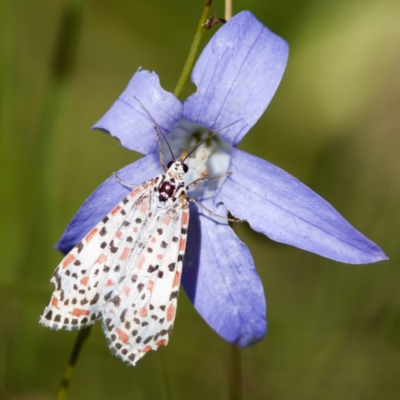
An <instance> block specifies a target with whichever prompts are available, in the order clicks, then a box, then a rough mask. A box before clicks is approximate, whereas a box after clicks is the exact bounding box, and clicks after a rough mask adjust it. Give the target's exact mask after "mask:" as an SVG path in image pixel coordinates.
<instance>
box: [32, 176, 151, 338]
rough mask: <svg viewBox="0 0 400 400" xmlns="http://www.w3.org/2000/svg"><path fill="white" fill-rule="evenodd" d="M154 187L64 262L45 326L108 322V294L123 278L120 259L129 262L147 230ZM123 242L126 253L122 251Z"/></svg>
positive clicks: (125, 204) (132, 197) (133, 197)
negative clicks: (104, 318)
mask: <svg viewBox="0 0 400 400" xmlns="http://www.w3.org/2000/svg"><path fill="white" fill-rule="evenodd" d="M152 182H153V180H150V181H147V182H145V183H144V184H142V185H140V186H138V187H137V188H135V189H134V190H132V191H131V192H130V194H129V195H128V196H126V197H125V198H124V199H123V200H122V201H121V202H120V203H119V204H118V205H117V206H116V207H114V209H113V210H112V211H111V212H110V213H109V214H108V215H107V216H106V217H105V218H103V219H102V221H100V222H99V223H98V224H97V225H96V226H95V227H94V228H93V229H92V230H91V231H90V232H89V233H88V234H87V235H86V236H85V237H84V238H83V239H82V240H81V241H80V242H79V243H78V244H77V245H76V246H75V247H74V248H73V249H72V250H71V251H70V252H69V253H68V254H67V255H66V256H65V257H64V259H63V260H62V261H61V263H60V264H59V265H58V266H57V268H56V269H55V271H54V273H53V276H52V278H51V281H50V282H51V284H52V285H53V286H54V292H53V294H52V296H51V298H50V301H49V303H48V305H47V306H46V308H45V309H44V311H43V313H42V315H41V317H40V320H39V322H40V324H42V325H43V326H47V327H50V328H53V329H61V328H65V329H68V330H71V329H82V328H84V327H86V326H89V325H92V324H93V323H94V322H95V321H96V320H97V319H100V318H101V317H102V313H103V303H104V301H106V299H104V293H105V292H106V293H108V292H110V291H111V290H112V288H113V286H115V283H114V282H118V279H119V278H118V276H120V275H121V271H118V268H117V265H116V264H117V263H118V259H120V258H124V257H126V253H127V252H128V251H129V249H130V248H132V246H133V244H135V243H136V242H137V241H138V237H139V236H140V232H141V224H138V223H137V222H135V221H143V220H145V219H146V218H147V214H146V212H147V208H146V212H143V210H144V207H143V204H145V202H146V198H147V197H148V192H149V190H148V187H149V186H151V184H152ZM122 241H124V242H126V244H127V245H126V246H125V247H123V246H120V243H121V242H122ZM131 244H132V245H131ZM125 248H127V249H128V250H125ZM116 249H118V250H116ZM124 252H125V253H124ZM121 269H122V268H121ZM115 275H116V276H115ZM111 282H112V283H111Z"/></svg>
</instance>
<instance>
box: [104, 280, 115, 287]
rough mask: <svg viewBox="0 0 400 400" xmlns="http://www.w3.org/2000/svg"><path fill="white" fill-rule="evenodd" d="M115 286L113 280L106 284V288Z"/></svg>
mask: <svg viewBox="0 0 400 400" xmlns="http://www.w3.org/2000/svg"><path fill="white" fill-rule="evenodd" d="M113 285H114V282H113V281H112V280H111V279H109V280H108V281H107V283H106V286H113Z"/></svg>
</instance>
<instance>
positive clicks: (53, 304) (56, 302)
mask: <svg viewBox="0 0 400 400" xmlns="http://www.w3.org/2000/svg"><path fill="white" fill-rule="evenodd" d="M51 305H52V306H53V307H56V308H58V307H57V306H58V299H57V297H53V298H52V299H51Z"/></svg>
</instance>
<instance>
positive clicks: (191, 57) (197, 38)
mask: <svg viewBox="0 0 400 400" xmlns="http://www.w3.org/2000/svg"><path fill="white" fill-rule="evenodd" d="M211 3H212V0H207V2H206V5H205V7H204V9H203V13H202V14H201V17H200V21H199V23H198V25H197V29H196V32H195V34H194V38H193V42H192V45H191V46H190V50H189V54H188V56H187V58H186V61H185V64H184V65H183V69H182V72H181V75H180V76H179V79H178V83H177V84H176V87H175V90H174V95H175V96H176V97H179V96H180V95H181V94H182V90H183V88H184V86H185V84H186V81H187V80H188V78H189V75H190V73H191V71H192V68H193V65H194V62H195V60H196V55H197V52H198V50H199V45H200V42H201V39H202V37H203V35H204V32H205V31H206V30H207V28H206V27H205V26H204V23H205V22H206V20H207V16H208V12H209V10H210V7H211Z"/></svg>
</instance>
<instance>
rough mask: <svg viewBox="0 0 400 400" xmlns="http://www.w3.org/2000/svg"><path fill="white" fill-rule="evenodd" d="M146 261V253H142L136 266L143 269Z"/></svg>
mask: <svg viewBox="0 0 400 400" xmlns="http://www.w3.org/2000/svg"><path fill="white" fill-rule="evenodd" d="M144 261H145V257H144V255H143V254H142V255H141V256H140V257H139V260H138V262H137V264H136V267H137V268H138V269H141V268H142V266H143V263H144Z"/></svg>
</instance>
